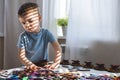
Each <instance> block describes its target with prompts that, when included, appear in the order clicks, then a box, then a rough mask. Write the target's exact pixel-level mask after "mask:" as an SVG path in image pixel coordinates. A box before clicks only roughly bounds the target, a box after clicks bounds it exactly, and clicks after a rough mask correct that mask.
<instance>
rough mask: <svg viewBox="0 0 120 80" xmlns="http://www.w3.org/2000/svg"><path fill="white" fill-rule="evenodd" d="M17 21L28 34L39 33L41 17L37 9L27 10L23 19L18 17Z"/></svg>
mask: <svg viewBox="0 0 120 80" xmlns="http://www.w3.org/2000/svg"><path fill="white" fill-rule="evenodd" d="M19 21H20V22H21V23H22V25H23V28H24V29H25V30H26V31H28V32H35V33H36V32H39V31H40V21H41V16H40V14H39V12H38V9H37V8H36V9H31V10H28V11H27V12H26V14H25V15H24V16H23V17H19Z"/></svg>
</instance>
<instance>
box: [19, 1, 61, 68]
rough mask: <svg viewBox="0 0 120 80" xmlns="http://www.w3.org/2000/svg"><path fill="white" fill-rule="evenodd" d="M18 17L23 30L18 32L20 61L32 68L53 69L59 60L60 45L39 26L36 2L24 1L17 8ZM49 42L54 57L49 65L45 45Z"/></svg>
mask: <svg viewBox="0 0 120 80" xmlns="http://www.w3.org/2000/svg"><path fill="white" fill-rule="evenodd" d="M18 18H19V21H20V22H21V24H22V26H23V28H24V29H25V31H24V32H23V33H21V34H20V36H19V40H18V44H17V46H18V48H19V50H18V52H19V58H20V60H21V62H22V63H23V64H24V65H26V66H28V67H29V68H30V69H32V70H37V69H39V68H41V66H42V67H45V68H47V69H55V68H57V67H58V65H59V64H60V61H61V53H62V51H61V47H60V45H59V43H58V42H57V41H56V40H55V38H54V37H53V35H52V33H51V32H50V31H49V30H47V29H43V28H41V27H40V22H41V20H42V17H41V15H40V13H39V9H38V5H37V4H36V3H24V4H23V5H22V6H21V7H20V8H19V10H18ZM49 42H50V43H51V44H52V46H53V48H54V52H55V59H54V63H52V64H51V65H49V64H47V61H48V53H47V46H48V43H49Z"/></svg>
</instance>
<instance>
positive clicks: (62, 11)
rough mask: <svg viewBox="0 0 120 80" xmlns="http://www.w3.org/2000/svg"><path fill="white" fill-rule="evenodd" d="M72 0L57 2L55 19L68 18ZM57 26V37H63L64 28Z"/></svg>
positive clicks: (58, 0)
mask: <svg viewBox="0 0 120 80" xmlns="http://www.w3.org/2000/svg"><path fill="white" fill-rule="evenodd" d="M69 6H70V0H57V1H56V4H55V17H56V19H60V18H66V17H68V14H69ZM56 26H57V35H58V36H63V31H62V27H60V26H58V25H56Z"/></svg>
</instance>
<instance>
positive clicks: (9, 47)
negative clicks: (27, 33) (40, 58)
mask: <svg viewBox="0 0 120 80" xmlns="http://www.w3.org/2000/svg"><path fill="white" fill-rule="evenodd" d="M38 1H39V2H41V3H39V4H42V0H38ZM25 2H37V0H4V4H5V5H4V54H3V55H4V64H3V67H4V69H8V68H14V67H18V66H21V63H20V61H19V59H18V52H17V50H18V49H17V46H16V44H17V40H18V36H19V34H20V33H21V32H22V31H23V28H22V26H21V24H20V23H19V21H18V17H17V11H18V9H19V7H20V6H21V5H22V4H23V3H25Z"/></svg>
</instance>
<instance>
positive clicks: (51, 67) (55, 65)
mask: <svg viewBox="0 0 120 80" xmlns="http://www.w3.org/2000/svg"><path fill="white" fill-rule="evenodd" d="M58 66H59V64H56V63H53V64H48V65H45V66H44V67H45V68H47V69H50V70H51V69H52V70H53V69H56V68H58Z"/></svg>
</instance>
